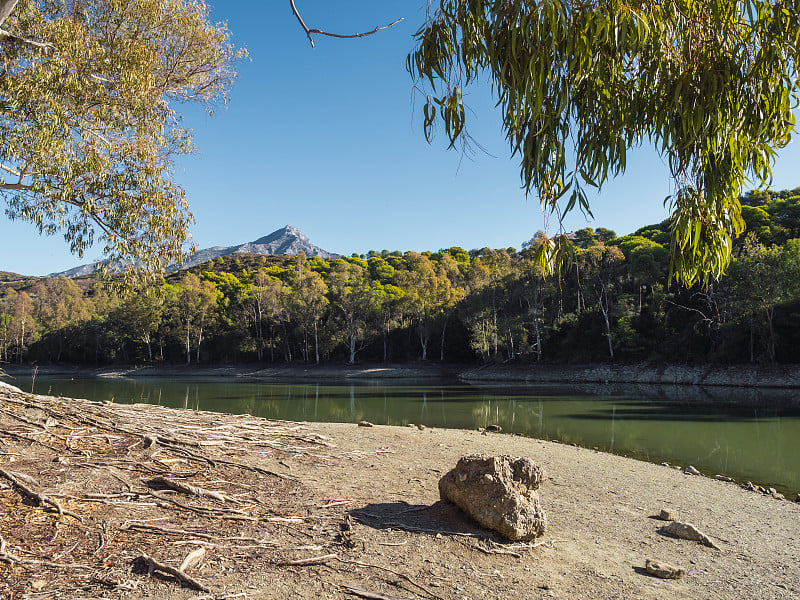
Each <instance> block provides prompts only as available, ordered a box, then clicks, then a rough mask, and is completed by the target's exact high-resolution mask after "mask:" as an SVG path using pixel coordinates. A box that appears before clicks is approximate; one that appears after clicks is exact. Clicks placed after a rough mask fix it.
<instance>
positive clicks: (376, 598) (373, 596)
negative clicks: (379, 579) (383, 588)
mask: <svg viewBox="0 0 800 600" xmlns="http://www.w3.org/2000/svg"><path fill="white" fill-rule="evenodd" d="M342 587H343V588H344V589H345V591H347V592H348V593H350V594H353V595H354V596H358V597H359V598H367V599H369V600H414V599H413V598H401V597H399V596H387V595H386V594H381V593H380V592H370V591H369V590H364V589H361V588H357V587H352V586H349V585H343V586H342Z"/></svg>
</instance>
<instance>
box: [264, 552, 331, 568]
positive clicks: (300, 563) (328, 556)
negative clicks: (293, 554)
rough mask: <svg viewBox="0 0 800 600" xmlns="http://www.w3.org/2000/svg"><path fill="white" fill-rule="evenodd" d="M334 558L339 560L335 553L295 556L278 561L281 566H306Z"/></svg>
mask: <svg viewBox="0 0 800 600" xmlns="http://www.w3.org/2000/svg"><path fill="white" fill-rule="evenodd" d="M334 558H336V559H338V560H341V559H340V558H339V556H338V555H337V554H325V555H323V556H312V557H311V558H297V559H295V560H287V561H284V562H281V563H278V564H279V565H280V566H282V567H289V566H293V567H307V566H309V565H321V564H323V563H325V562H327V561H329V560H333V559H334Z"/></svg>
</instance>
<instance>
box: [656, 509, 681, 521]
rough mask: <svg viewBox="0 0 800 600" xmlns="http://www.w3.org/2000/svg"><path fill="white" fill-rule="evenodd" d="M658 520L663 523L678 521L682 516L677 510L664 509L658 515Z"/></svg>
mask: <svg viewBox="0 0 800 600" xmlns="http://www.w3.org/2000/svg"><path fill="white" fill-rule="evenodd" d="M658 518H659V519H661V520H662V521H677V520H678V519H680V514H679V513H678V511H677V510H671V509H668V508H662V509H661V512H660V513H659V514H658Z"/></svg>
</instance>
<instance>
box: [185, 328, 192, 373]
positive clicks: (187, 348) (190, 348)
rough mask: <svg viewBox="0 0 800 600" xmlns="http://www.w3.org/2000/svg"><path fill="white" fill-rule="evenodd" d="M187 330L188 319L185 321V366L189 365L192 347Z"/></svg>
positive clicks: (188, 330)
mask: <svg viewBox="0 0 800 600" xmlns="http://www.w3.org/2000/svg"><path fill="white" fill-rule="evenodd" d="M190 331H191V330H190V329H189V319H186V364H187V365H188V364H191V362H192V346H191V338H190V337H189V334H190Z"/></svg>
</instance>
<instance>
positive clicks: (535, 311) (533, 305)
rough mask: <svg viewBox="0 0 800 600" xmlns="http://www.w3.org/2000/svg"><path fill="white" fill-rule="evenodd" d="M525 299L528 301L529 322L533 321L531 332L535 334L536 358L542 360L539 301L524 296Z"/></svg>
mask: <svg viewBox="0 0 800 600" xmlns="http://www.w3.org/2000/svg"><path fill="white" fill-rule="evenodd" d="M525 301H526V302H527V303H528V310H529V311H530V313H531V322H532V323H533V334H534V335H535V336H536V360H542V332H541V330H540V328H539V303H538V302H536V301H533V302H532V301H531V299H530V298H528V297H526V298H525Z"/></svg>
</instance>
